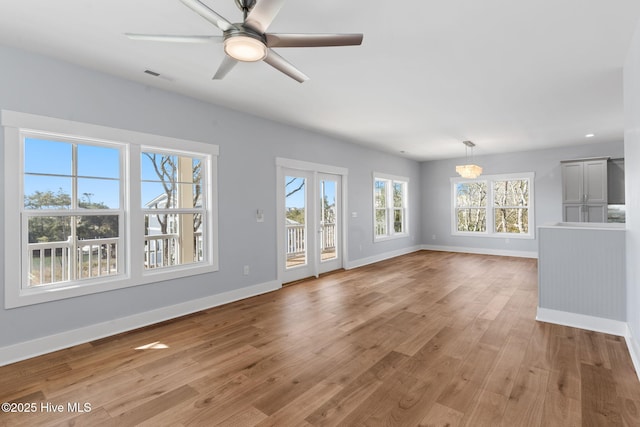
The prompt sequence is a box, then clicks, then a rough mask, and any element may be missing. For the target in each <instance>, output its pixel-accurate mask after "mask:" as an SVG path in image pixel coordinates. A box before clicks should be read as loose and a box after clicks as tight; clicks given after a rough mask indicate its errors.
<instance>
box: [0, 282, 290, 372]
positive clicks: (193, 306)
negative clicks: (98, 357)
mask: <svg viewBox="0 0 640 427" xmlns="http://www.w3.org/2000/svg"><path fill="white" fill-rule="evenodd" d="M281 287H282V284H281V283H280V282H277V281H271V282H266V283H261V284H258V285H253V286H248V287H246V288H241V289H236V290H233V291H228V292H223V293H221V294H217V295H211V296H209V297H205V298H200V299H197V300H192V301H186V302H183V303H180V304H175V305H171V306H168V307H162V308H158V309H156V310H151V311H145V312H143V313H138V314H134V315H131V316H127V317H122V318H119V319H114V320H112V321H109V322H103V323H98V324H95V325H89V326H85V327H83V328H79V329H73V330H70V331H66V332H62V333H59V334H55V335H49V336H46V337H42V338H37V339H34V340H31V341H25V342H21V343H18V344H13V345H9V346H5V347H0V355H1V356H0V366H4V365H8V364H10V363H14V362H18V361H21V360H25V359H29V358H31V357H35V356H40V355H42V354H46V353H51V352H53V351H57V350H61V349H64V348H68V347H72V346H74V345H78V344H83V343H86V342H89V341H94V340H96V339H100V338H104V337H108V336H111V335H116V334H119V333H122V332H126V331H131V330H133V329H137V328H141V327H143V326H148V325H152V324H155V323H159V322H163V321H165V320H170V319H174V318H176V317H180V316H185V315H187V314H191V313H196V312H198V311H201V310H206V309H208V308H211V307H216V306H219V305H223V304H227V303H230V302H234V301H238V300H241V299H244V298H249V297H252V296H256V295H260V294H264V293H267V292H271V291H275V290H278V289H280V288H281Z"/></svg>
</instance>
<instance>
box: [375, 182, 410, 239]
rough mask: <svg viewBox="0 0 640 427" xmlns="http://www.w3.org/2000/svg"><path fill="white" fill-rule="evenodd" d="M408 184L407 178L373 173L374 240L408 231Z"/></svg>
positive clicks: (400, 234)
mask: <svg viewBox="0 0 640 427" xmlns="http://www.w3.org/2000/svg"><path fill="white" fill-rule="evenodd" d="M408 186H409V179H408V178H405V177H398V176H393V175H387V174H381V173H374V176H373V218H374V221H373V224H374V225H373V235H374V240H385V239H389V238H394V237H402V236H405V235H406V234H407V233H408V229H407V227H408V226H407V224H408V221H407V192H408Z"/></svg>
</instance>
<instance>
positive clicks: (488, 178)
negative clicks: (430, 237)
mask: <svg viewBox="0 0 640 427" xmlns="http://www.w3.org/2000/svg"><path fill="white" fill-rule="evenodd" d="M524 179H526V180H528V181H529V206H527V209H529V212H528V216H527V217H528V219H529V226H528V229H529V232H528V233H504V232H501V233H498V232H496V231H495V212H494V211H495V205H494V194H493V193H494V191H493V183H494V182H496V181H517V180H524ZM466 182H486V183H487V205H486V206H485V207H484V209H486V212H487V215H486V218H487V229H486V231H458V216H457V215H456V209H457V206H456V185H457V184H459V183H466ZM534 182H535V173H533V172H524V173H509V174H499V175H482V176H480V177H479V178H476V179H466V178H460V177H456V178H451V234H452V235H453V236H464V237H498V238H503V239H505V238H506V239H535V204H534V194H535V191H534ZM474 208H475V207H474ZM480 209H483V208H482V207H480Z"/></svg>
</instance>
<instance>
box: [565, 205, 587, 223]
mask: <svg viewBox="0 0 640 427" xmlns="http://www.w3.org/2000/svg"><path fill="white" fill-rule="evenodd" d="M562 210H563V212H562V217H563V220H564V221H565V222H583V220H582V205H581V204H564V205H562Z"/></svg>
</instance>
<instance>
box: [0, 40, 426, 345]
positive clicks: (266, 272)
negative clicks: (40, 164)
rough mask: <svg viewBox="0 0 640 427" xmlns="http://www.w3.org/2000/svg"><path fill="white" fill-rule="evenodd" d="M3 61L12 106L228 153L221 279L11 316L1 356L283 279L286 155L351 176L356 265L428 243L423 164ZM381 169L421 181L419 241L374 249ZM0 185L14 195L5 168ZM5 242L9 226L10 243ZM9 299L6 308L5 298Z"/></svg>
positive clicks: (1, 338) (4, 321)
mask: <svg viewBox="0 0 640 427" xmlns="http://www.w3.org/2000/svg"><path fill="white" fill-rule="evenodd" d="M0 63H1V64H2V66H1V67H0V109H7V110H14V111H20V112H25V113H31V114H39V115H44V116H51V117H56V118H61V119H68V120H74V121H80V122H86V123H92V124H98V125H105V126H111V127H116V128H122V129H128V130H134V131H140V132H147V133H152V134H159V135H165V136H171V137H177V138H184V139H191V140H195V141H202V142H210V143H213V144H217V145H219V147H220V157H219V173H218V182H219V215H220V228H219V235H220V238H219V248H220V271H218V272H216V273H212V274H207V275H201V276H195V277H190V278H186V279H180V280H173V281H165V282H159V283H153V284H150V285H144V286H137V287H134V288H129V289H123V290H117V291H111V292H104V293H99V294H94V295H89V296H83V297H77V298H71V299H66V300H62V301H56V302H51V303H45V304H38V305H32V306H28V307H21V308H15V309H11V310H5V309H0V325H2V327H1V328H0V347H3V346H7V345H10V344H14V343H19V342H23V341H29V340H32V339H35V338H38V337H45V336H49V335H52V334H55V333H60V332H65V331H69V330H73V329H76V328H80V327H84V326H88V325H92V324H97V323H101V322H106V321H110V320H113V319H118V318H121V317H125V316H128V315H133V314H137V313H141V312H145V311H149V310H153V309H156V308H161V307H166V306H171V305H174V304H178V303H181V302H185V301H189V300H194V299H198V298H203V297H207V296H211V295H215V294H219V293H222V292H225V291H230V290H235V289H239V288H242V287H246V286H251V285H256V284H261V283H266V282H269V281H273V280H276V271H277V266H276V249H275V248H276V218H275V216H276V201H275V197H276V169H275V158H276V157H285V158H292V159H297V160H304V161H312V162H316V163H323V164H329V165H334V166H340V167H345V168H348V169H349V178H348V183H349V187H348V194H349V200H348V206H347V208H348V211H349V212H353V211H356V212H358V217H357V218H349V219H348V224H347V227H348V229H349V241H348V243H349V253H348V259H349V261H351V262H355V261H357V260H358V259H364V258H368V257H375V256H383V255H384V254H386V253H389V252H393V251H396V250H403V249H406V248H408V247H411V246H413V245H416V244H418V243H419V239H420V238H419V236H420V235H421V229H420V219H421V216H420V207H421V200H420V197H421V194H420V192H419V189H418V187H419V183H420V165H419V164H418V163H417V162H415V161H411V160H407V159H403V158H400V157H395V156H392V155H388V154H385V153H381V152H377V151H372V150H369V149H365V148H363V147H361V146H357V145H353V144H348V143H344V142H341V141H338V140H335V139H332V138H329V137H326V136H322V135H319V134H315V133H311V132H308V131H303V130H300V129H296V128H292V127H288V126H285V125H281V124H277V123H274V122H270V121H267V120H263V119H260V118H257V117H253V116H249V115H246V114H242V113H239V112H236V111H232V110H229V109H226V108H223V107H220V106H214V105H211V104H207V103H203V102H200V101H197V100H194V99H191V98H187V97H183V96H179V95H176V94H172V93H167V92H163V91H159V90H156V89H154V88H151V87H147V86H144V85H141V84H138V83H132V82H129V81H126V80H122V79H118V78H115V77H111V76H108V75H104V74H100V73H98V72H95V71H92V70H88V69H84V68H80V67H77V66H74V65H71V64H68V63H65V62H61V61H57V60H53V59H50V58H47V57H44V56H39V55H34V54H31V53H27V52H24V51H20V50H15V49H11V48H5V47H2V46H0ZM292 84H295V83H292ZM275 101H277V100H274V102H275ZM0 138H1V136H0ZM2 142H3V143H4V141H2ZM372 171H378V172H384V173H388V174H395V175H402V176H407V177H409V178H410V180H411V181H410V182H411V184H410V190H409V198H410V203H411V207H410V209H411V211H410V232H411V235H410V236H409V237H407V238H403V239H397V240H391V241H386V242H382V243H375V244H374V243H373V234H372V229H373V226H372V213H371V212H372V191H373V190H372ZM0 179H1V180H2V184H1V185H0V191H3V190H2V189H3V188H4V180H5V177H4V171H3V172H2V173H0ZM16 179H17V177H16ZM0 199H1V200H2V202H0V203H2V208H3V210H2V211H3V212H4V208H6V209H17V207H16V206H6V207H5V206H4V197H2V198H0ZM258 208H260V209H264V213H265V222H264V223H257V222H256V220H255V211H256V209H258ZM2 224H4V222H2ZM2 227H4V226H3V225H2ZM3 237H4V228H1V229H0V238H1V239H2V241H4V238H3ZM0 251H1V252H2V254H1V255H2V256H0V263H1V264H0V265H2V268H3V269H4V268H6V267H7V266H5V265H4V247H2V246H1V245H0ZM245 264H248V265H250V267H251V275H249V276H243V275H242V266H243V265H245ZM3 271H4V270H3ZM2 280H3V281H4V274H3V275H2ZM2 289H4V283H3V285H2ZM0 294H2V297H1V298H2V307H4V292H2V291H0Z"/></svg>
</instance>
